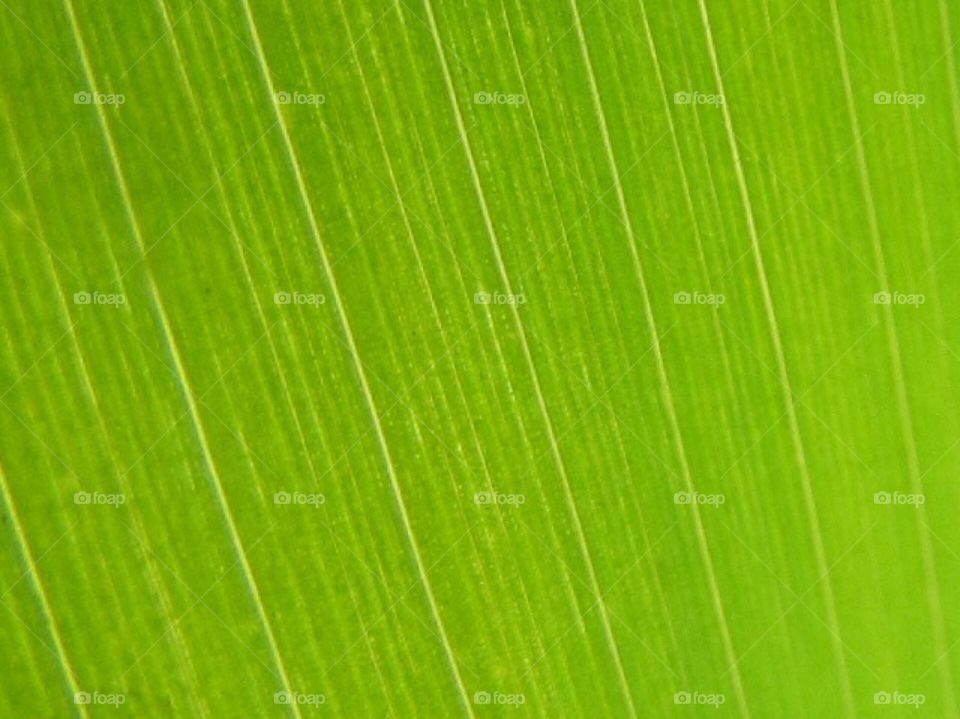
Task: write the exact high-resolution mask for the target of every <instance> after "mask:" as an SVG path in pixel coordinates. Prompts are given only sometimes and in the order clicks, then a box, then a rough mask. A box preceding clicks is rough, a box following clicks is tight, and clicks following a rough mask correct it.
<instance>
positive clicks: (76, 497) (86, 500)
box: [73, 492, 91, 504]
mask: <svg viewBox="0 0 960 719" xmlns="http://www.w3.org/2000/svg"><path fill="white" fill-rule="evenodd" d="M90 500H91V495H90V492H74V493H73V503H74V504H90Z"/></svg>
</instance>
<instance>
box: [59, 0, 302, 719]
mask: <svg viewBox="0 0 960 719" xmlns="http://www.w3.org/2000/svg"><path fill="white" fill-rule="evenodd" d="M64 4H65V6H66V9H67V14H68V15H69V18H70V26H71V28H72V30H73V34H74V37H75V39H76V42H77V49H78V50H79V53H80V59H81V62H82V64H83V70H84V74H85V76H86V78H87V81H88V82H89V83H90V90H91V92H97V86H96V80H95V77H94V73H93V68H92V66H91V64H90V59H89V57H88V55H87V50H86V45H85V44H84V42H83V38H82V35H81V34H80V27H79V24H78V23H77V17H76V14H75V12H74V9H73V2H72V0H64ZM96 111H97V117H98V119H99V121H100V127H101V130H102V131H103V136H104V141H105V143H106V146H107V150H108V151H109V155H110V161H111V164H112V167H113V171H114V175H115V177H116V181H117V185H118V187H119V189H120V193H121V196H122V198H123V203H124V207H125V209H126V214H127V219H128V220H129V222H130V226H131V228H132V230H133V234H134V237H135V239H136V241H137V246H138V248H139V249H140V251H141V252H143V253H145V252H146V251H147V247H146V243H145V242H144V238H143V232H142V230H141V228H140V221H139V220H138V219H137V216H136V212H135V211H134V209H133V202H132V201H131V198H130V189H129V187H128V186H127V181H126V177H125V176H124V174H123V168H122V167H121V165H120V157H119V155H118V153H117V148H116V145H115V143H114V140H113V136H112V134H111V132H110V127H109V125H108V123H107V117H106V114H105V113H106V111H105V110H104V109H103V106H102V105H97V106H96ZM146 278H147V286H148V289H149V292H150V296H151V300H152V302H153V305H154V307H155V308H156V311H157V317H158V319H159V320H160V324H161V326H162V329H163V335H164V340H165V342H166V344H167V347H168V349H169V351H170V356H171V358H172V359H173V363H174V367H175V369H176V375H177V379H178V382H179V383H180V385H181V388H182V389H183V394H184V399H185V400H186V402H187V406H188V408H189V411H190V417H191V420H192V421H193V425H194V429H195V431H196V433H197V439H198V441H199V443H200V449H201V453H202V455H203V460H204V464H205V465H206V468H207V471H208V473H209V475H210V478H211V480H212V481H213V486H214V490H215V492H216V497H217V501H218V503H219V506H220V510H221V512H222V514H223V517H224V520H225V522H226V525H227V529H228V532H229V535H230V539H231V542H232V544H233V548H234V551H235V552H236V554H237V557H238V559H239V561H240V565H241V566H242V567H243V575H244V579H245V580H246V584H247V588H248V590H249V592H250V595H251V597H252V599H253V603H254V606H255V607H256V610H257V614H258V617H259V620H260V623H261V624H262V625H263V630H264V634H265V636H266V639H267V643H268V644H269V646H270V651H271V654H272V655H273V659H274V662H275V663H276V665H277V668H278V669H279V671H280V676H281V678H282V680H283V688H284V690H285V691H287V692H289V693H292V692H293V690H292V688H291V685H290V680H289V678H288V676H287V670H286V667H285V666H284V663H283V659H282V657H281V656H280V649H279V647H278V645H277V641H276V639H275V637H274V634H273V629H272V628H271V626H270V620H269V619H268V617H267V613H266V609H265V608H264V605H263V601H262V599H261V597H260V590H259V588H258V586H257V582H256V579H255V578H254V576H253V570H252V569H251V567H250V562H249V561H248V559H247V555H246V552H245V551H244V548H243V542H242V540H241V539H240V533H239V531H238V530H237V526H236V522H235V521H234V518H233V512H232V511H231V510H230V505H229V503H228V502H227V497H226V493H225V491H224V488H223V483H222V481H221V479H220V474H219V472H218V470H217V467H216V464H215V463H214V460H213V454H212V452H211V451H210V446H209V443H208V441H207V435H206V431H205V430H204V428H203V423H202V422H201V420H200V413H199V410H198V408H197V403H196V400H195V399H194V392H193V389H192V387H191V385H190V381H189V379H188V378H187V374H186V371H185V369H184V364H183V360H182V359H181V357H180V350H179V348H178V347H177V343H176V340H175V339H174V336H173V331H172V328H171V326H170V322H169V319H168V317H167V313H166V310H165V309H164V306H163V302H162V300H161V297H160V291H159V289H158V287H157V283H156V280H155V278H154V276H153V273H152V272H151V271H150V270H149V269H148V270H147V273H146ZM290 709H291V711H292V712H293V714H294V715H295V716H297V717H298V719H299V717H300V709H299V707H298V706H297V705H296V704H295V703H294V704H291V705H290Z"/></svg>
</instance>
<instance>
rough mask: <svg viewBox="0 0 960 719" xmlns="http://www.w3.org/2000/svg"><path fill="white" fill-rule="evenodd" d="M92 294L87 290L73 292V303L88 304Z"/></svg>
mask: <svg viewBox="0 0 960 719" xmlns="http://www.w3.org/2000/svg"><path fill="white" fill-rule="evenodd" d="M92 299H93V296H92V295H91V294H90V293H89V292H74V293H73V304H75V305H89V304H90V302H91V300H92Z"/></svg>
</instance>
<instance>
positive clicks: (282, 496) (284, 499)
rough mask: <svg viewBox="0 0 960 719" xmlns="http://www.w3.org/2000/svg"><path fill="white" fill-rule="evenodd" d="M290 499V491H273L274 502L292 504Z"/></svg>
mask: <svg viewBox="0 0 960 719" xmlns="http://www.w3.org/2000/svg"><path fill="white" fill-rule="evenodd" d="M290 501H291V496H290V492H274V493H273V503H274V504H290Z"/></svg>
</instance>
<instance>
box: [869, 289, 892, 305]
mask: <svg viewBox="0 0 960 719" xmlns="http://www.w3.org/2000/svg"><path fill="white" fill-rule="evenodd" d="M890 299H891V296H890V293H889V292H874V293H873V304H875V305H889V304H890Z"/></svg>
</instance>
